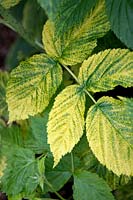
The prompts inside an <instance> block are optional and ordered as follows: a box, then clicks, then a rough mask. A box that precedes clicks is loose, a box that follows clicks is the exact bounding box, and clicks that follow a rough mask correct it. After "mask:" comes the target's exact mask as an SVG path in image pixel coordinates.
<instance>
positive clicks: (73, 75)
mask: <svg viewBox="0 0 133 200" xmlns="http://www.w3.org/2000/svg"><path fill="white" fill-rule="evenodd" d="M63 67H64V68H65V69H66V70H67V71H68V72H69V74H71V76H72V77H73V78H74V80H75V81H76V82H77V83H78V84H79V85H80V82H79V80H78V79H77V77H76V76H75V74H74V73H73V72H72V71H71V70H70V69H69V68H68V67H67V66H65V65H63ZM84 91H85V93H86V94H87V95H88V96H89V97H90V99H91V100H92V101H93V103H94V104H96V100H95V99H94V98H93V96H92V95H91V94H90V92H88V90H86V89H84Z"/></svg>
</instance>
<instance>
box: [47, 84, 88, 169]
mask: <svg viewBox="0 0 133 200" xmlns="http://www.w3.org/2000/svg"><path fill="white" fill-rule="evenodd" d="M84 111H85V95H84V93H81V92H80V89H79V86H78V85H71V86H68V87H66V88H65V89H64V90H63V91H62V92H61V93H60V94H59V95H58V96H57V97H56V100H55V103H54V106H53V108H52V110H51V112H50V115H49V121H48V143H49V144H50V148H51V151H52V153H53V156H54V166H56V165H57V164H58V162H59V161H60V159H61V157H62V156H64V155H65V154H66V153H68V152H71V151H72V149H73V147H74V146H75V144H76V143H77V142H78V141H79V140H80V138H81V136H82V134H83V129H84Z"/></svg>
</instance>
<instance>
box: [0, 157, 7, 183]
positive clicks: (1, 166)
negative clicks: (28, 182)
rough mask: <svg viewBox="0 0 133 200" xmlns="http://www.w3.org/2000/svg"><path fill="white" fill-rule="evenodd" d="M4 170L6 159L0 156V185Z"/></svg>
mask: <svg viewBox="0 0 133 200" xmlns="http://www.w3.org/2000/svg"><path fill="white" fill-rule="evenodd" d="M5 168H6V158H5V157H4V156H2V157H1V156H0V183H1V177H2V176H3V172H4V170H5Z"/></svg>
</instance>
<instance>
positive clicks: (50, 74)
mask: <svg viewBox="0 0 133 200" xmlns="http://www.w3.org/2000/svg"><path fill="white" fill-rule="evenodd" d="M61 81H62V69H61V67H60V65H59V64H58V63H57V62H55V61H54V60H52V59H51V58H49V57H48V56H47V55H45V54H39V55H34V56H33V57H31V58H29V59H28V60H27V61H23V62H21V63H20V65H19V66H18V67H17V68H16V69H14V70H13V71H12V72H11V76H10V79H9V82H8V86H7V103H8V109H9V121H10V122H11V121H14V120H20V119H26V118H28V117H29V115H31V116H33V115H35V114H37V113H40V112H42V111H43V110H44V109H45V108H46V107H47V106H48V104H49V101H50V99H51V97H52V96H53V94H54V93H55V92H56V90H57V88H58V87H59V85H60V84H61Z"/></svg>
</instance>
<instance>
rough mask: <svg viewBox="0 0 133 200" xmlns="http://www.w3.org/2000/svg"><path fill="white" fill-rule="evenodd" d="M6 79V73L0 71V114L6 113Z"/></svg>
mask: <svg viewBox="0 0 133 200" xmlns="http://www.w3.org/2000/svg"><path fill="white" fill-rule="evenodd" d="M8 79H9V75H8V73H7V72H4V71H3V72H2V71H0V116H5V115H7V103H6V85H7V81H8Z"/></svg>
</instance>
